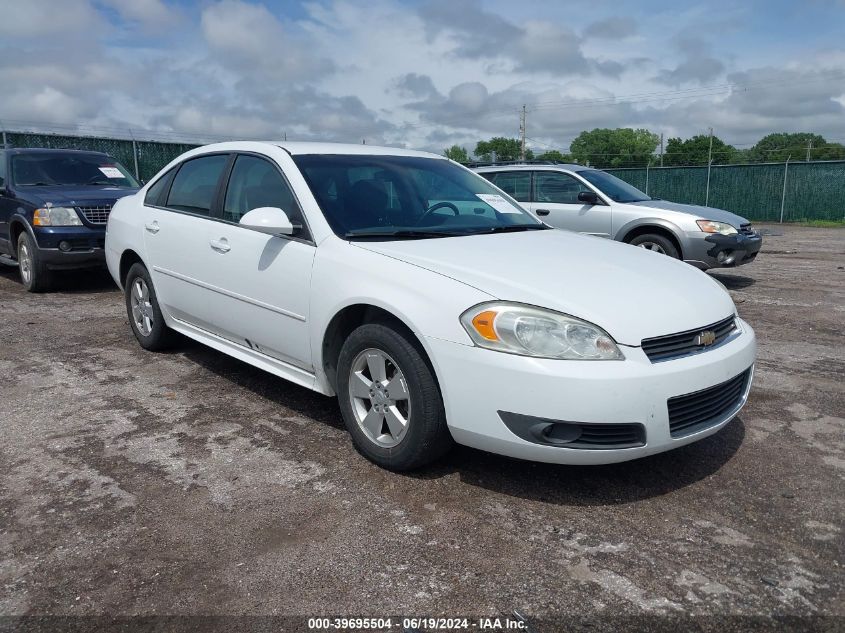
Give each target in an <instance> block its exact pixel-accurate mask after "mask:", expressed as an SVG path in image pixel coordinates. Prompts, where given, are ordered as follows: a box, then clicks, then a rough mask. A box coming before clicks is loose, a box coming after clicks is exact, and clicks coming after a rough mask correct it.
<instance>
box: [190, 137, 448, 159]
mask: <svg viewBox="0 0 845 633" xmlns="http://www.w3.org/2000/svg"><path fill="white" fill-rule="evenodd" d="M256 144H258V145H274V146H276V147H280V148H282V149H283V150H285V151H286V152H287V153H288V154H291V155H292V156H300V155H304V154H326V155H333V154H334V155H337V154H344V155H358V156H415V157H418V158H440V159H443V160H448V159H447V158H446V157H445V156H441V155H438V154H432V153H430V152H421V151H417V150H413V149H404V148H402V147H383V146H380V145H364V144H360V145H359V144H357V143H322V142H307V141H227V142H224V143H213V144H211V145H204V146H203V147H202V148H197V149H201V150H202V153H205V152H214V151H218V152H222V151H226V152H236V151H239V150H249V149H254V148H255V146H256Z"/></svg>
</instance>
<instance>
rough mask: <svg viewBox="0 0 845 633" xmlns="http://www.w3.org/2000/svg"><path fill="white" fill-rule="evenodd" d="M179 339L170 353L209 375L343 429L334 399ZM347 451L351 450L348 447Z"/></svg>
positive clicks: (202, 346) (208, 348) (315, 419)
mask: <svg viewBox="0 0 845 633" xmlns="http://www.w3.org/2000/svg"><path fill="white" fill-rule="evenodd" d="M180 339H181V340H180V342H179V344H178V345H177V346H176V347H175V348H174V349H173V350H172V352H173V353H177V354H181V355H182V356H184V357H185V358H187V359H188V360H190V361H192V362H194V363H197V364H198V365H201V366H202V367H203V368H204V369H206V370H208V371H210V372H211V373H213V374H215V375H217V376H220V377H221V378H224V379H225V380H227V381H230V382H233V383H234V384H236V385H237V386H239V387H241V388H242V389H247V390H249V391H251V392H252V393H253V394H255V395H257V396H260V397H261V398H264V399H266V400H270V401H271V402H273V403H275V404H277V405H279V406H280V407H284V408H285V409H289V410H292V411H293V412H294V413H296V414H298V415H301V416H302V417H305V418H310V419H311V420H314V421H315V422H318V423H320V424H326V425H328V426H333V427H335V428H338V429H342V428H344V426H343V419H342V418H341V415H340V407H339V406H338V404H337V398H329V397H327V396H324V395H321V394H319V393H317V392H315V391H311V390H310V389H306V388H305V387H300V386H299V385H295V384H294V383H292V382H289V381H287V380H284V379H283V378H278V377H277V376H274V375H273V374H270V373H268V372H266V371H264V370H262V369H258V368H257V367H253V366H252V365H249V364H247V363H245V362H242V361H240V360H238V359H236V358H232V357H231V356H228V355H226V354H224V353H223V352H218V351H217V350H214V349H212V348H210V347H206V346H205V345H202V344H201V343H198V342H196V341H193V340H191V339H189V338H187V337H180ZM350 450H354V449H353V448H352V446H351V444H350Z"/></svg>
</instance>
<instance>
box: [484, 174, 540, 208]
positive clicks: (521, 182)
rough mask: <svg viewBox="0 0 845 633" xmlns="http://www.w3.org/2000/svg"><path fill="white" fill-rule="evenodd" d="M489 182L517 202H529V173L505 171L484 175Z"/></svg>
mask: <svg viewBox="0 0 845 633" xmlns="http://www.w3.org/2000/svg"><path fill="white" fill-rule="evenodd" d="M484 176H485V177H489V180H490V182H492V183H493V184H494V185H496V186H497V187H498V188H499V189H501V190H502V191H504V192H505V193H507V194H508V195H510V196H512V197H513V198H514V199H516V200H518V201H519V202H530V201H531V173H530V172H527V171H505V172H499V173H497V174H484Z"/></svg>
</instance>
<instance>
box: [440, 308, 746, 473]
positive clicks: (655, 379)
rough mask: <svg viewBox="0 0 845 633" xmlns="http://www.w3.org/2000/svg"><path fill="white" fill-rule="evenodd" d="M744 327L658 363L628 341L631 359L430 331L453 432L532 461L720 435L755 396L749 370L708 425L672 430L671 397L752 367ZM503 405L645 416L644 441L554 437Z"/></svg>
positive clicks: (578, 418) (575, 458) (562, 416)
mask: <svg viewBox="0 0 845 633" xmlns="http://www.w3.org/2000/svg"><path fill="white" fill-rule="evenodd" d="M737 323H738V325H739V331H738V333H737V334H736V335H735V336H734V337H732V338H731V339H730V340H728V341H726V342H725V343H724V344H722V345H719V346H718V347H715V348H713V349H711V350H708V351H706V352H702V353H698V354H694V355H691V356H687V357H683V358H678V359H675V360H671V361H666V362H659V363H651V362H650V361H649V360H648V358H647V357H646V355H645V354H644V353H643V351H642V349H640V348H639V347H625V346H620V349H621V350H622V352H623V354H624V355H625V360H624V361H559V360H547V359H536V358H527V357H522V356H515V355H512V354H504V353H501V352H495V351H490V350H485V349H481V348H478V347H474V346H469V345H460V344H457V343H452V342H448V341H443V340H441V339H433V338H427V339H426V342H427V345H428V346H429V349H430V352H431V358H432V361H433V362H434V366H435V371H436V372H437V376H438V379H439V381H440V386H441V389H442V393H443V400H444V404H445V407H446V418H447V421H448V425H449V430H450V431H451V433H452V436H453V437H454V439H455V441H456V442H458V443H459V444H465V445H467V446H472V447H474V448H479V449H482V450H486V451H490V452H492V453H498V454H502V455H508V456H511V457H516V458H520V459H527V460H532V461H540V462H549V463H558V464H608V463H614V462H621V461H627V460H631V459H637V458H640V457H645V456H647V455H653V454H655V453H660V452H663V451H667V450H671V449H673V448H677V447H679V446H683V445H685V444H689V443H691V442H695V441H697V440H700V439H702V438H704V437H707V436H709V435H712V434H713V433H715V432H717V431H718V430H719V429H721V428H722V427H724V426H725V425H726V424H727V423H728V422H730V420H731V419H732V418H733V417H734V416H735V415H736V414H737V412H738V411H739V410H740V409H741V408H742V406H743V405H744V404H745V401H746V400H747V398H748V392H749V390H750V387H751V379H750V378H749V380H748V382H747V385H746V386H745V388H744V390H743V391H742V394H741V397H740V399H739V401H738V402H737V405H736V406H735V407H733V408H732V409H731V410H729V411H726V412H725V413H724V415H723V416H722V418H720V419H717V420H715V421H714V422H713V423H712V424H710V425H708V426H707V427H706V428H704V429H702V430H698V431H696V432H693V433H689V434H687V435H684V436H682V437H673V436H672V435H671V434H670V427H669V411H668V405H667V401H668V400H669V399H670V398H673V397H675V396H680V395H684V394H691V393H694V392H697V391H701V390H704V389H707V388H708V387H712V386H714V385H718V384H720V383H724V382H726V381H728V380H730V379H732V378H734V377H736V376H738V375H739V374H742V373H743V372H744V371H746V370H748V369H749V368H752V367H753V364H754V359H755V355H756V340H755V336H754V331H753V330H752V329H751V327H750V326H749V325H748V324H747V323H745V322H744V321H742V320H740V319H737ZM501 412H511V413H514V414H519V415H521V416H531V417H536V418H543V419H547V420H559V421H567V422H570V423H580V424H584V425H597V426H598V425H603V424H604V425H631V424H633V425H642V428H643V429H644V438H643V441H642V444H641V445H639V446H636V447H633V448H618V449H607V448H605V449H601V450H597V449H589V448H583V447H581V448H567V447H566V446H565V445H563V446H550V445H546V444H540V443H536V442H532V441H528V440H526V439H523V438H522V437H519V436H518V435H517V434H515V433H514V432H512V431H511V430H510V429H509V428H508V426H507V425H506V424H505V423H504V422H503V420H502V417H501Z"/></svg>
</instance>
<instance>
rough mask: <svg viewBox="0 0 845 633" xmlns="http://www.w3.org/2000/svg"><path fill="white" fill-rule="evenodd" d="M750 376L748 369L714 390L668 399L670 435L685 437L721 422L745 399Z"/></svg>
mask: <svg viewBox="0 0 845 633" xmlns="http://www.w3.org/2000/svg"><path fill="white" fill-rule="evenodd" d="M750 376H751V369H750V368H749V369H746V370H745V371H744V372H742V373H741V374H739V375H738V376H735V377H733V378H731V379H730V380H728V381H726V382H723V383H721V384H719V385H716V386H714V387H708V388H707V389H702V390H701V391H696V392H695V393H688V394H686V395H683V396H675V397H674V398H669V400H668V401H667V405H668V407H669V434H670V435H671V436H672V437H683V436H685V435H689V434H690V433H696V432H697V431H703V430H704V429H706V428H708V427H711V426H713V425H715V424H718V423H720V422H722V421H723V419H724V416H725V414H726V413H727V412H728V411H730V410H731V409H733V408H734V407H736V406H737V405H738V404H739V402H740V401H741V400H742V394H744V393H745V388H746V387H747V386H748V379H749V377H750Z"/></svg>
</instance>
